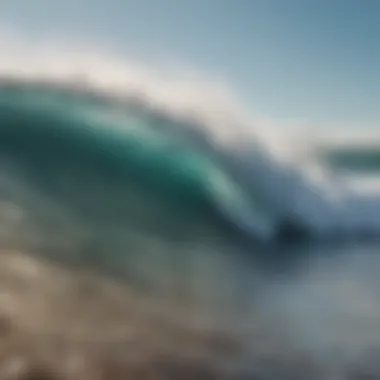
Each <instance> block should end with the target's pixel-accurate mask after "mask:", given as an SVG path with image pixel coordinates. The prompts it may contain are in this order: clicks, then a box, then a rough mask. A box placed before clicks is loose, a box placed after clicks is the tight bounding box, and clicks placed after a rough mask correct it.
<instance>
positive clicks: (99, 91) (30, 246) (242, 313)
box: [0, 73, 380, 373]
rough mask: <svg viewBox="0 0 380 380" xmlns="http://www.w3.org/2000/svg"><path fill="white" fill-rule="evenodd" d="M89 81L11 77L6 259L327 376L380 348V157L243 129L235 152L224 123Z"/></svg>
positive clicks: (5, 103)
mask: <svg viewBox="0 0 380 380" xmlns="http://www.w3.org/2000/svg"><path fill="white" fill-rule="evenodd" d="M81 79H82V78H74V79H72V80H70V81H69V80H55V79H54V78H51V77H46V78H44V77H43V76H41V75H40V76H36V77H33V76H30V75H29V76H22V75H19V76H18V75H16V74H14V73H12V75H5V74H4V75H3V77H2V79H1V81H0V213H1V218H0V238H1V239H0V244H1V249H2V251H4V252H5V251H6V252H9V251H10V250H14V251H17V252H24V253H26V255H27V256H28V257H32V258H33V259H37V260H40V259H43V260H47V261H48V262H52V263H54V265H57V266H59V267H62V268H75V269H78V268H84V269H85V270H90V271H92V272H93V273H96V274H98V275H100V276H103V277H109V278H113V279H117V281H120V283H122V284H124V285H123V286H125V287H127V288H128V289H131V290H132V291H133V292H134V293H136V294H138V296H139V297H141V299H147V300H154V304H155V305H156V306H157V310H160V311H161V312H163V313H166V315H169V314H170V316H171V317H176V316H178V318H179V319H180V320H181V321H182V322H183V323H185V324H200V325H206V326H214V327H215V326H219V327H220V328H222V329H224V331H227V332H231V333H232V332H234V333H235V332H238V333H243V335H244V336H245V338H246V340H248V341H249V344H250V345H251V346H252V347H256V350H257V343H256V342H257V341H258V339H260V344H259V346H260V349H263V350H264V348H265V347H270V349H268V350H269V351H270V352H271V355H272V357H273V358H275V359H279V358H281V357H283V356H284V355H285V352H287V351H292V350H294V352H303V353H307V354H308V355H309V356H310V357H312V358H313V360H316V361H317V362H318V363H319V364H320V366H321V367H323V368H324V369H328V370H326V371H327V372H326V373H330V372H331V373H340V372H339V371H341V370H342V368H346V367H347V366H351V365H354V364H355V363H357V362H360V360H362V358H363V357H365V358H367V357H370V356H368V355H369V354H368V353H369V352H377V350H378V349H379V348H380V296H379V294H380V292H379V287H380V281H379V278H378V273H379V269H380V260H379V255H378V253H379V242H378V238H379V237H380V192H379V194H378V193H377V189H378V188H377V186H376V183H377V182H376V180H377V178H376V175H377V172H380V145H379V148H376V147H374V146H373V145H371V146H369V145H368V146H367V145H365V144H364V145H361V146H360V147H357V146H352V145H349V144H348V143H344V141H343V143H342V144H340V145H339V144H338V145H336V144H335V145H334V144H332V143H331V144H330V143H325V144H318V146H317V144H315V145H316V146H311V147H310V146H307V147H305V150H306V153H305V155H304V156H302V157H300V153H299V151H297V152H293V153H294V154H293V155H292V154H290V155H288V156H287V157H283V156H281V155H280V154H276V149H274V147H273V146H271V145H270V143H268V142H267V141H265V139H263V140H260V138H259V137H256V136H253V135H249V137H248V135H244V133H243V132H241V133H240V132H239V131H240V128H241V126H240V125H238V124H235V125H234V123H233V122H231V121H229V125H230V129H231V130H232V132H233V134H234V135H235V136H239V138H237V139H236V140H234V142H233V143H230V140H229V139H228V138H227V139H222V138H220V135H218V132H220V129H221V128H222V126H220V128H219V126H218V119H217V118H216V119H215V120H211V121H210V120H209V119H208V118H207V117H204V115H203V114H202V113H201V112H198V111H197V110H190V112H187V113H186V112H175V110H173V108H171V107H170V102H168V101H167V100H166V101H165V104H164V103H160V102H159V101H157V99H158V98H159V97H158V96H157V94H156V95H155V97H150V94H149V93H139V92H138V91H129V92H128V91H127V92H125V93H123V92H120V91H112V89H110V88H107V89H106V90H105V89H104V88H100V86H96V85H95V84H94V83H92V82H91V81H83V80H81ZM181 96H182V94H181V92H178V94H177V97H179V98H180V97H181ZM158 100H159V99H158ZM217 116H219V117H221V120H222V121H223V122H225V118H223V115H219V114H218V115H217ZM231 125H232V126H231ZM215 131H216V132H215ZM239 133H240V134H239ZM241 136H243V138H241ZM226 141H227V142H226ZM326 141H327V142H328V141H329V140H328V139H327V140H326ZM288 148H289V149H288V150H290V151H292V144H290V146H288ZM301 158H302V159H301ZM364 183H371V184H372V185H371V186H369V185H368V186H364V190H363V186H361V187H360V186H357V185H358V184H359V185H363V184H364ZM374 183H375V185H374ZM379 189H380V188H379ZM69 270H70V269H69ZM152 302H153V301H152ZM158 305H160V307H159V306H158ZM179 310H185V312H184V313H182V314H181V313H180V312H179ZM258 336H260V338H258ZM183 344H184V345H186V342H183ZM247 355H248V356H249V352H248V351H247ZM252 355H253V354H252ZM253 356H254V355H253ZM253 356H252V357H253ZM273 358H272V359H273ZM284 360H285V359H284ZM252 363H254V359H252ZM360 363H361V362H360ZM252 365H253V364H252ZM355 365H356V364H355ZM371 365H372V364H371ZM368 366H369V365H368ZM368 366H367V367H368ZM367 367H366V368H367ZM368 368H369V367H368ZM329 371H330V372H329Z"/></svg>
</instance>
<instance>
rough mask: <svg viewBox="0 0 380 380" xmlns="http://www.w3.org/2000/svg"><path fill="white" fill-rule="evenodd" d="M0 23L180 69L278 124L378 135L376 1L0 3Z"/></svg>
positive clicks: (379, 11)
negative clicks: (221, 85) (223, 88)
mask: <svg viewBox="0 0 380 380" xmlns="http://www.w3.org/2000/svg"><path fill="white" fill-rule="evenodd" d="M0 20H2V21H5V22H6V23H7V24H8V25H11V26H14V27H15V28H17V29H19V30H22V31H24V32H27V33H28V34H29V35H36V36H38V35H39V36H44V35H46V34H49V31H50V32H51V31H53V32H54V34H62V35H65V34H68V35H69V36H71V37H72V36H74V35H76V34H77V35H80V36H81V37H82V38H86V39H89V40H91V41H98V43H99V44H101V45H102V44H104V45H110V46H112V48H114V49H116V50H118V51H120V52H122V53H125V54H126V55H128V54H134V55H135V54H139V55H140V56H141V57H143V58H144V59H146V60H149V61H150V62H152V64H154V62H155V60H162V59H169V60H171V61H173V60H174V61H180V62H185V63H188V64H189V65H190V66H192V67H196V68H198V69H199V70H200V71H203V72H205V73H212V74H213V75H217V76H218V77H222V78H224V79H225V80H226V81H227V82H228V83H231V84H232V85H233V86H234V87H235V88H236V89H237V90H238V92H239V93H240V95H241V96H242V98H243V99H244V100H245V103H246V104H248V105H252V108H253V109H254V110H255V111H257V112H259V113H260V114H262V115H266V116H268V117H270V118H273V119H277V120H279V121H280V122H281V121H286V120H302V121H305V122H307V123H310V124H316V125H320V126H325V127H330V126H331V127H361V126H365V127H377V128H379V129H380V0H65V1H62V0H28V1H25V0H1V1H0Z"/></svg>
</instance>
